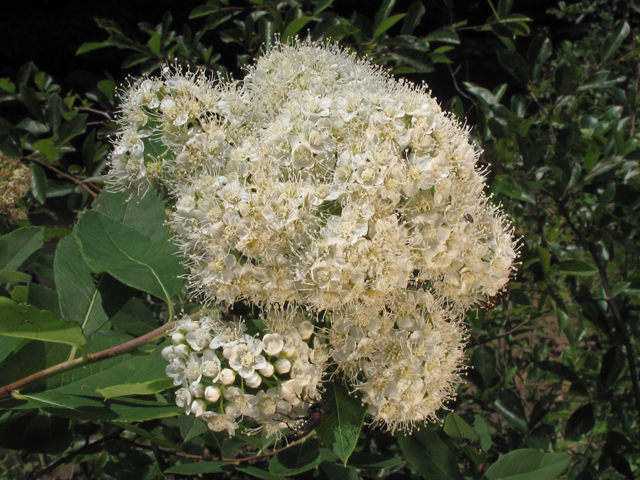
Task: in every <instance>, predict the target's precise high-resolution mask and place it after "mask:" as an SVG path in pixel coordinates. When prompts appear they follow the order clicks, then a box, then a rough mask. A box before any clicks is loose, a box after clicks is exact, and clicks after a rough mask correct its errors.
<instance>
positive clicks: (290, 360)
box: [162, 313, 327, 435]
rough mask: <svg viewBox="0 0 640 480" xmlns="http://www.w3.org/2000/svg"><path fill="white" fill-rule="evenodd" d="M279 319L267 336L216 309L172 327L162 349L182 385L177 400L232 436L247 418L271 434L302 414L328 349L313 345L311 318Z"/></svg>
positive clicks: (314, 395) (313, 393)
mask: <svg viewBox="0 0 640 480" xmlns="http://www.w3.org/2000/svg"><path fill="white" fill-rule="evenodd" d="M280 320H282V321H279V322H271V323H270V324H269V327H268V330H269V331H270V332H271V333H267V334H265V335H264V336H263V337H262V338H258V337H253V336H251V335H248V334H247V333H246V328H245V325H244V323H243V322H242V321H240V320H236V319H232V320H225V321H222V320H221V319H220V317H219V315H215V314H212V315H208V316H204V317H201V318H199V319H197V320H191V319H190V318H189V317H188V316H184V317H183V318H182V319H180V320H177V321H176V325H175V328H174V329H173V330H172V331H171V332H169V336H170V338H171V342H172V344H173V345H171V346H169V347H166V348H165V349H164V350H163V351H162V356H163V357H164V358H165V359H166V360H168V362H169V365H168V366H167V369H166V371H167V375H169V376H170V377H171V378H173V383H174V385H176V386H177V387H180V388H179V389H178V390H177V391H176V403H177V405H178V406H180V407H184V409H185V413H186V414H187V415H189V414H191V413H193V414H194V415H196V416H198V417H202V419H203V420H205V421H206V422H207V425H208V426H209V428H210V429H211V430H213V431H216V432H220V431H227V432H228V433H229V435H233V434H234V433H235V431H236V429H237V428H238V426H239V425H238V422H239V421H240V420H242V419H247V420H251V421H252V422H254V423H255V424H257V429H260V430H261V429H264V430H265V432H266V433H267V435H273V434H278V433H279V431H280V429H283V428H286V427H287V421H288V420H289V421H290V419H293V418H297V417H299V416H301V415H304V413H306V409H307V408H308V402H305V401H303V399H315V398H319V396H320V394H319V392H318V387H319V386H320V380H321V378H322V373H323V371H324V368H325V365H324V362H325V361H326V359H327V353H326V351H325V349H324V348H323V347H322V346H321V345H318V343H317V339H316V346H315V348H314V347H313V346H311V345H313V340H314V339H313V332H314V327H313V324H312V323H311V322H309V321H307V320H304V319H303V318H302V316H301V315H287V314H286V313H285V314H283V316H282V317H281V318H280ZM274 327H275V328H274Z"/></svg>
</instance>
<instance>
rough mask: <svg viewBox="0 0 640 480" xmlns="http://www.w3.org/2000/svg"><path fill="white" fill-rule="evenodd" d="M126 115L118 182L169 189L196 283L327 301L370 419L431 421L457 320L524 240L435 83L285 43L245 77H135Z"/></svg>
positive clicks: (488, 289) (259, 302)
mask: <svg viewBox="0 0 640 480" xmlns="http://www.w3.org/2000/svg"><path fill="white" fill-rule="evenodd" d="M121 123H122V130H121V133H120V136H119V137H118V140H117V142H116V146H115V149H114V152H113V154H112V157H111V167H112V170H111V176H110V180H111V182H112V184H114V185H116V186H117V187H119V188H134V189H138V191H145V190H146V189H148V188H163V189H168V191H169V192H170V193H171V194H173V195H174V196H175V198H176V203H175V212H174V216H173V220H172V225H173V227H174V229H175V231H176V232H177V234H178V239H179V242H180V245H181V248H182V250H183V252H184V253H185V255H186V256H187V258H188V263H189V267H190V276H189V279H190V284H191V286H192V288H193V290H194V291H195V292H196V293H198V294H199V295H200V296H201V297H202V298H203V299H204V300H205V301H207V302H216V303H217V304H219V305H222V306H225V305H232V304H234V303H236V302H248V303H250V304H252V305H255V306H258V307H260V308H261V309H262V311H263V312H265V314H266V315H269V314H270V312H279V311H281V310H282V309H283V308H284V307H285V306H286V308H288V309H291V310H292V311H304V312H308V313H309V314H315V315H317V316H319V315H320V314H322V318H323V319H328V320H329V321H330V324H329V326H328V328H327V338H328V345H329V347H330V350H329V355H330V358H331V360H332V362H333V363H335V364H336V365H337V366H338V367H339V368H340V369H341V370H342V371H343V372H344V373H345V374H346V376H347V378H348V379H349V381H350V384H351V387H352V389H353V390H358V391H360V392H361V395H362V398H363V401H364V402H366V403H367V404H368V406H369V411H370V413H371V414H372V416H373V418H374V421H376V422H379V423H384V424H386V425H387V427H388V428H389V429H391V430H394V429H396V428H405V427H408V426H410V425H411V424H412V423H413V422H415V421H421V420H425V419H433V418H434V417H433V415H434V412H435V411H436V410H437V409H438V408H440V407H441V406H442V404H443V401H445V400H446V399H447V398H448V397H449V396H450V395H451V394H452V389H453V385H454V383H455V381H456V380H457V378H458V373H459V365H460V362H461V359H462V357H463V350H464V336H465V332H464V328H463V326H462V323H461V322H462V320H461V319H462V318H463V317H464V314H465V313H466V311H468V310H469V309H470V308H472V307H473V306H474V305H482V304H483V303H484V302H487V301H488V300H489V299H490V298H491V297H493V296H494V295H496V294H497V293H498V292H500V290H501V289H502V288H503V287H504V285H505V284H506V283H507V282H508V280H509V276H510V274H511V270H512V268H513V261H514V259H515V257H516V252H515V247H514V241H513V234H512V231H511V229H510V227H509V225H508V224H507V222H506V220H505V218H504V217H503V216H502V214H501V213H500V211H499V209H498V208H497V207H495V206H493V205H492V204H491V203H490V202H489V200H488V198H487V197H486V196H485V195H484V192H483V190H484V181H485V177H484V175H483V173H482V172H479V171H478V170H476V168H475V163H476V160H477V152H476V151H475V150H474V148H473V147H472V145H471V144H470V142H469V139H468V132H467V131H466V130H465V129H463V128H460V126H459V125H458V123H457V120H455V119H454V118H452V117H451V116H449V115H447V114H444V113H443V112H442V110H441V109H440V107H439V106H438V104H437V102H436V100H434V99H433V98H432V97H431V96H430V95H429V94H428V92H427V91H426V90H425V89H424V88H420V87H415V86H412V85H409V84H406V83H403V82H398V81H396V80H394V79H392V78H390V77H389V76H388V75H386V74H385V73H384V72H383V71H381V70H379V69H376V68H375V67H373V66H371V65H370V64H369V63H368V62H367V61H364V60H358V59H356V58H355V57H354V56H352V55H348V54H346V53H345V52H344V51H342V50H341V49H340V48H338V47H336V46H323V45H318V44H315V43H312V42H297V43H296V44H294V45H281V44H278V45H276V46H274V47H273V48H271V49H270V50H268V51H267V52H266V53H265V55H264V56H262V57H261V58H260V59H259V60H257V62H256V64H255V65H254V66H253V67H251V68H250V70H249V72H248V74H247V76H246V77H245V79H244V80H243V81H242V82H239V81H225V80H220V79H218V80H217V81H213V80H210V79H208V78H207V77H206V76H205V75H204V74H203V73H195V74H194V73H183V72H181V71H179V70H178V71H175V70H172V69H169V68H167V69H165V71H164V72H163V75H162V77H160V78H145V79H142V80H140V81H138V82H137V83H135V84H134V85H132V86H131V87H130V88H129V89H128V90H127V92H126V93H125V95H124V101H123V107H122V119H121ZM314 321H316V322H317V321H318V320H317V318H316V320H314Z"/></svg>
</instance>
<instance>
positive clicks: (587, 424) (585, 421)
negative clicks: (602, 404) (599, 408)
mask: <svg viewBox="0 0 640 480" xmlns="http://www.w3.org/2000/svg"><path fill="white" fill-rule="evenodd" d="M595 424H596V419H595V411H594V408H593V404H592V403H589V404H587V405H582V406H581V407H580V408H578V409H577V410H576V411H575V412H573V413H572V414H571V416H570V417H569V420H567V426H566V427H565V430H564V436H565V438H566V439H567V440H570V441H578V440H580V439H581V438H582V436H583V435H586V434H587V433H589V432H590V431H591V430H593V427H594V426H595Z"/></svg>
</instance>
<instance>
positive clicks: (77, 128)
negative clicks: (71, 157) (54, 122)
mask: <svg viewBox="0 0 640 480" xmlns="http://www.w3.org/2000/svg"><path fill="white" fill-rule="evenodd" d="M86 129H87V115H75V116H74V117H73V118H71V120H69V121H68V122H66V123H64V124H62V125H61V126H60V131H59V136H60V143H61V144H65V143H67V142H69V141H70V140H71V139H72V138H74V137H77V136H78V135H81V134H83V133H84V132H85V130H86Z"/></svg>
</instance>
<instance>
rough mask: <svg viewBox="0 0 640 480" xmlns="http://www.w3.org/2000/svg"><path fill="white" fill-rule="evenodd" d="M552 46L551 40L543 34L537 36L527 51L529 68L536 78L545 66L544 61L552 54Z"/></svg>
mask: <svg viewBox="0 0 640 480" xmlns="http://www.w3.org/2000/svg"><path fill="white" fill-rule="evenodd" d="M551 52H552V46H551V40H549V39H548V38H547V37H544V36H542V35H540V36H538V37H536V38H535V39H534V40H533V42H531V45H530V46H529V50H528V52H527V61H528V63H529V69H530V71H531V72H532V77H533V78H534V79H535V78H537V77H538V75H539V74H540V70H541V69H542V67H543V66H544V63H545V62H546V61H547V59H548V58H549V57H550V56H551Z"/></svg>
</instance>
